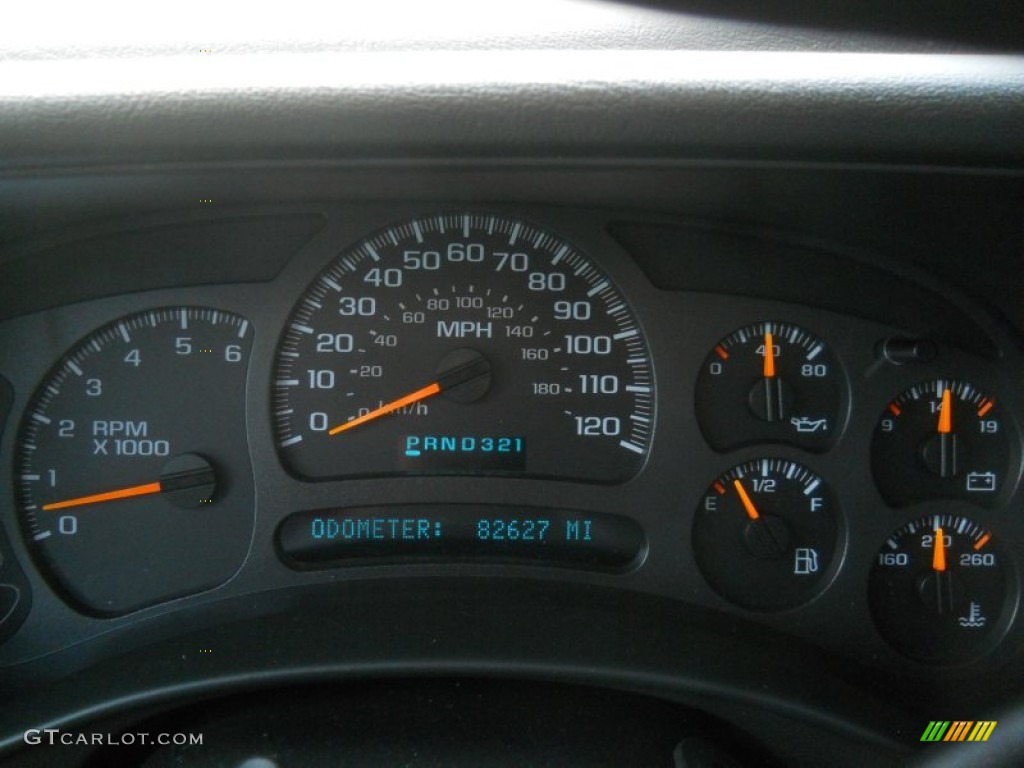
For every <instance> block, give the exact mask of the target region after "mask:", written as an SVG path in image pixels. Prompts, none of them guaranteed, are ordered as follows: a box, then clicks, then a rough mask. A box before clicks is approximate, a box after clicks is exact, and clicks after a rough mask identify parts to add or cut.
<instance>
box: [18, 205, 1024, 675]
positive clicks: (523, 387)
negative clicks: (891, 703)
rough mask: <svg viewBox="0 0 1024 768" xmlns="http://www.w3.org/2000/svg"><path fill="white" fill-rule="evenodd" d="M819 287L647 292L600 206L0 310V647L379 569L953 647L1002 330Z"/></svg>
mask: <svg viewBox="0 0 1024 768" xmlns="http://www.w3.org/2000/svg"><path fill="white" fill-rule="evenodd" d="M342 220H344V221H342ZM371 222H375V223H376V227H374V226H371ZM360 228H362V229H360ZM850 288H851V290H853V289H855V286H851V287H850ZM827 299H828V297H817V298H816V299H814V300H812V299H811V297H809V298H808V302H807V304H802V305H801V304H794V303H786V302H780V301H777V300H774V299H773V298H772V297H770V296H767V297H753V298H752V297H745V296H740V295H729V294H728V293H720V294H715V293H707V292H695V291H687V290H686V287H685V286H672V287H670V288H667V287H665V286H655V285H652V283H651V281H650V280H649V279H648V277H647V276H646V275H645V274H644V272H643V270H642V269H641V268H640V266H638V263H637V262H636V261H634V260H633V254H631V253H630V252H629V249H628V248H624V247H622V245H620V244H619V243H617V242H615V240H614V239H613V238H612V237H610V236H609V235H608V233H607V231H606V230H605V228H604V224H603V222H602V221H601V220H600V217H598V216H596V215H590V216H589V218H588V216H587V215H581V216H575V217H566V216H564V215H562V214H559V213H557V212H551V213H549V214H544V212H541V213H540V214H538V213H536V212H531V213H530V214H521V213H519V212H517V211H501V212H496V211H489V210H449V211H441V212H436V211H428V212H425V213H424V212H419V213H416V214H414V215H409V216H406V217H404V218H402V217H399V218H397V219H388V218H386V216H384V215H383V214H379V215H377V216H376V217H374V216H364V217H363V219H360V218H359V217H358V216H356V217H343V216H339V217H338V219H337V220H336V221H335V222H334V223H333V224H331V225H329V226H328V227H326V228H325V230H324V231H323V232H321V233H319V234H318V235H316V236H315V237H314V238H313V239H312V240H311V241H310V243H309V244H308V245H307V246H306V247H305V248H303V249H302V250H301V251H300V252H299V253H298V255H296V256H295V257H294V258H291V259H290V260H289V261H288V262H287V264H286V266H285V268H284V269H283V270H282V271H281V273H280V274H279V275H278V276H277V277H274V278H273V279H270V280H267V281H264V282H261V283H251V284H226V285H204V286H199V287H193V288H187V287H180V288H169V289H163V290H157V291H151V292H139V293H132V292H130V291H127V292H126V293H125V294H123V295H120V296H116V297H113V298H108V299H95V300H92V301H88V302H81V303H79V304H69V305H66V306H61V307H58V308H55V309H51V310H44V311H40V312H35V313H30V314H27V315H24V316H20V317H15V318H12V319H9V320H7V321H5V322H4V323H3V324H2V325H0V374H2V375H4V376H5V377H6V378H7V379H8V380H9V381H10V382H11V385H12V386H11V391H12V396H11V398H10V399H11V401H12V407H11V413H12V416H13V418H12V419H10V420H9V426H8V429H7V430H6V433H5V435H4V442H3V444H2V446H3V457H4V465H5V469H4V471H5V472H10V482H9V483H8V484H7V487H8V488H9V489H10V491H9V493H8V495H7V496H8V497H7V498H5V499H3V500H2V501H0V505H2V506H0V511H2V522H3V528H4V529H5V531H6V533H7V535H8V537H9V538H10V541H9V542H8V547H7V549H8V550H9V554H10V557H9V559H8V561H7V563H6V566H7V570H4V571H0V578H2V577H4V576H5V575H7V574H13V575H10V576H9V577H8V578H7V579H6V581H7V582H9V583H5V584H4V585H3V586H0V596H5V597H4V599H5V603H3V604H0V635H2V636H3V637H4V638H5V640H6V642H5V643H4V646H5V647H0V660H2V661H3V662H4V663H15V662H16V661H17V660H18V659H19V658H24V657H25V656H26V655H27V654H28V653H29V649H33V648H34V649H36V650H38V649H39V647H40V644H42V646H43V647H45V648H48V649H49V650H54V649H56V647H57V645H55V643H58V642H67V640H68V638H70V639H72V640H81V639H84V638H86V637H89V636H94V635H96V634H98V633H101V632H104V631H106V630H107V629H108V628H109V627H111V626H113V627H115V628H116V627H120V626H126V625H128V624H131V623H132V622H134V621H136V620H137V619H139V618H145V617H147V616H152V615H159V614H161V612H174V611H177V610H183V609H187V608H188V607H189V606H190V605H192V604H197V605H198V604H201V603H203V602H204V601H216V600H218V599H222V598H223V597H225V596H230V595H246V594H250V595H251V594H258V593H260V592H261V591H265V590H269V589H275V588H278V587H281V586H302V585H310V584H320V583H324V582H325V581H337V585H336V586H337V588H338V589H343V588H344V580H345V578H346V577H348V576H349V575H351V576H352V577H353V578H356V577H358V578H373V577H374V575H375V574H380V573H382V572H383V571H382V570H381V569H382V568H384V567H385V566H386V567H389V568H391V569H393V572H394V573H401V574H413V575H414V574H416V573H420V572H423V573H431V572H435V571H434V570H432V569H445V568H447V569H458V570H457V572H458V573H469V574H472V573H474V572H475V571H474V570H473V569H474V568H475V569H479V572H481V573H505V572H508V571H505V570H502V569H512V570H513V571H515V572H516V573H520V574H522V573H524V572H525V573H527V574H529V575H530V576H534V577H536V578H540V579H571V580H577V581H582V582H585V583H591V582H592V583H599V584H601V585H605V586H612V587H615V586H622V587H623V588H625V589H634V590H641V591H649V592H652V593H657V594H661V595H663V596H666V597H669V598H671V599H674V600H678V601H680V602H681V603H689V604H694V605H699V606H703V607H708V608H711V609H713V610H717V611H721V612H725V613H734V614H736V615H738V616H742V617H744V618H745V620H749V621H752V622H755V623H757V622H762V623H764V624H765V625H767V626H771V627H775V628H781V629H783V631H787V632H793V633H794V634H797V635H801V636H804V637H807V638H815V641H816V642H820V643H821V644H822V645H823V646H825V647H829V648H831V649H833V650H837V651H838V652H840V653H843V654H846V655H850V656H855V657H858V658H861V659H865V658H876V659H877V658H878V654H879V653H880V650H879V649H880V648H882V647H886V648H888V649H889V651H890V652H891V653H892V654H893V656H892V658H893V659H896V658H903V659H909V660H913V662H915V663H923V664H925V665H933V664H946V665H949V664H961V663H968V662H972V661H975V660H978V659H982V658H984V657H985V656H986V654H988V653H990V652H993V651H994V649H996V648H998V647H999V646H1000V642H1001V641H1002V640H1003V639H1004V638H1005V636H1006V635H1007V633H1008V632H1009V631H1010V630H1011V626H1012V625H1013V620H1014V618H1015V614H1016V613H1017V605H1018V600H1019V580H1018V561H1017V558H1019V547H1020V545H1021V543H1022V539H1021V528H1020V523H1019V521H1018V520H1017V516H1018V515H1017V513H1016V512H1015V511H1014V510H1015V509H1016V508H1017V507H1018V506H1019V492H1018V483H1019V479H1020V474H1021V435H1020V427H1019V423H1020V417H1021V407H1022V403H1021V397H1020V392H1019V387H1018V386H1017V385H1016V381H1017V380H1016V378H1015V376H1014V375H1013V371H1014V370H1019V368H1020V360H1019V354H1018V353H1017V351H1016V347H1015V345H1014V344H1013V343H1011V341H1010V339H1009V337H1008V336H1006V335H1001V334H1003V332H1001V331H999V330H998V329H995V330H992V337H993V338H994V339H995V342H994V343H995V345H996V346H997V347H998V348H999V350H1000V353H1001V357H997V358H995V359H993V358H992V357H990V356H988V355H985V354H979V353H977V352H975V351H973V350H970V349H963V348H959V347H957V346H956V345H952V344H948V343H946V342H945V341H943V340H941V339H940V340H938V341H936V340H935V339H932V338H928V337H927V336H922V335H921V334H920V333H919V332H918V329H912V331H911V332H908V330H907V329H905V328H901V327H899V326H898V325H895V324H891V323H889V322H885V318H872V317H854V316H850V315H845V314H841V313H836V312H833V311H831V310H830V309H829V307H828V303H827ZM815 304H817V305H818V306H815ZM961 310H962V308H961ZM962 311H966V312H968V313H970V312H973V311H974V310H972V309H968V310H962ZM979 317H980V315H979ZM978 322H979V323H981V324H985V323H986V322H987V320H985V319H984V318H981V319H979V321H978ZM986 327H988V326H986ZM19 565H20V569H18V566H19ZM467 568H468V569H469V570H468V571H467V570H466V569H467ZM17 570H20V571H21V574H20V576H19V574H18V572H17ZM452 572H456V571H452ZM851 606H853V607H852V608H851ZM840 619H842V621H839V620H840ZM826 623H832V624H833V628H832V629H831V630H829V631H822V630H821V626H822V625H823V624H826ZM54 627H59V628H60V629H61V632H60V633H59V635H60V637H61V638H63V639H62V640H60V641H56V640H55V641H52V642H51V641H48V640H46V637H47V636H48V633H51V632H52V630H53V629H54ZM850 627H853V629H852V630H851V629H850ZM48 643H49V645H48Z"/></svg>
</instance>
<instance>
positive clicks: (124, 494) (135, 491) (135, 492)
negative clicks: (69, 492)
mask: <svg viewBox="0 0 1024 768" xmlns="http://www.w3.org/2000/svg"><path fill="white" fill-rule="evenodd" d="M160 490H161V488H160V483H159V481H158V482H155V483H145V484H144V485H133V486H132V487H131V488H119V489H118V490H116V491H106V492H104V493H94V494H91V495H89V496H79V497H78V498H77V499H66V500H65V501H56V502H54V503H53V504H44V505H43V511H44V512H52V511H53V510H56V509H67V508H68V507H81V506H84V505H86V504H99V503H100V502H103V501H114V500H116V499H129V498H131V497H132V496H146V495H148V494H151V493H160Z"/></svg>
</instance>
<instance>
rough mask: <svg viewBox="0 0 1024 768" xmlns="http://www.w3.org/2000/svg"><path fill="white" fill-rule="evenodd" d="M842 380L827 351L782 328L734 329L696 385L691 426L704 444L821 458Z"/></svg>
mask: <svg viewBox="0 0 1024 768" xmlns="http://www.w3.org/2000/svg"><path fill="white" fill-rule="evenodd" d="M845 404H846V385H845V377H844V375H843V372H842V369H841V368H840V366H839V362H838V361H837V360H836V358H835V356H834V355H833V354H832V351H831V350H830V349H829V347H828V345H827V344H826V343H825V342H824V341H822V340H821V339H819V338H818V337H817V336H815V335H814V334H812V333H810V332H808V331H805V330H804V329H803V328H800V327H798V326H795V325H792V324H790V323H777V322H762V323H756V324H754V325H749V326H746V327H745V328H740V329H739V330H738V331H736V332H735V333H731V334H729V335H728V336H726V337H725V338H724V339H722V340H721V341H719V342H718V343H717V344H716V345H715V347H714V349H712V350H711V352H710V353H708V356H707V358H706V359H705V360H704V365H703V366H702V368H701V373H700V377H699V378H698V379H697V397H696V408H697V421H698V422H699V423H700V428H701V431H702V432H703V433H704V438H705V439H706V440H707V441H708V444H709V445H710V446H711V447H712V448H714V449H715V450H716V451H729V450H733V449H735V448H739V447H741V446H744V445H753V444H755V443H785V444H788V445H795V446H798V447H800V448H804V449H806V450H809V451H815V452H821V451H825V450H828V448H830V447H831V446H832V444H833V443H834V442H835V440H836V438H837V437H838V436H839V432H840V430H841V428H842V422H843V419H844V417H845V413H846V405H845Z"/></svg>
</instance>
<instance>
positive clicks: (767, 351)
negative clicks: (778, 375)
mask: <svg viewBox="0 0 1024 768" xmlns="http://www.w3.org/2000/svg"><path fill="white" fill-rule="evenodd" d="M764 377H765V378H766V379H774V378H775V344H774V341H773V339H772V333H771V331H766V332H765V334H764Z"/></svg>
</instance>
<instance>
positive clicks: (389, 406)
mask: <svg viewBox="0 0 1024 768" xmlns="http://www.w3.org/2000/svg"><path fill="white" fill-rule="evenodd" d="M440 391H441V384H440V383H439V382H436V381H435V382H433V383H431V384H428V385H427V386H425V387H422V388H421V389H417V390H416V391H415V392H410V393H409V394H408V395H405V396H404V397H400V398H398V399H397V400H392V401H391V402H390V403H385V404H384V405H382V406H381V407H380V408H374V409H373V410H372V411H370V412H369V413H365V414H363V415H362V416H359V417H358V418H355V419H352V421H347V422H345V423H344V424H341V425H339V426H337V427H334V428H333V429H331V430H330V431H328V433H327V434H329V435H337V434H338V433H339V432H344V431H345V430H346V429H352V427H358V426H359V425H360V424H365V423H366V422H368V421H373V420H374V419H379V418H380V417H381V416H386V415H387V414H389V413H391V412H392V411H397V410H398V409H399V408H404V407H405V406H407V405H412V404H413V403H418V402H419V401H420V400H426V399H427V398H428V397H433V396H434V395H436V394H438V393H439V392H440Z"/></svg>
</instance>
